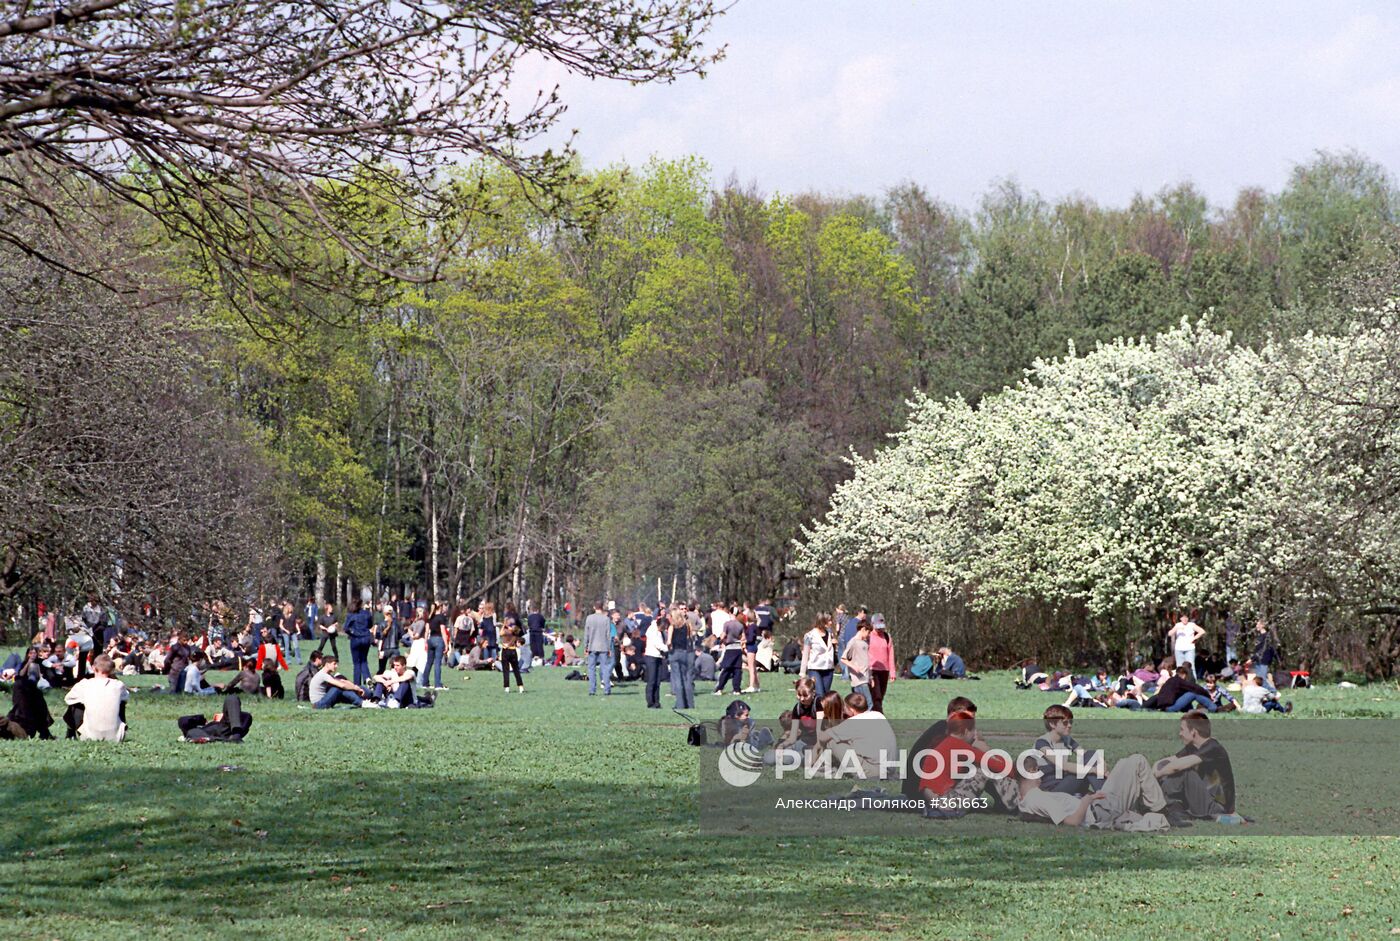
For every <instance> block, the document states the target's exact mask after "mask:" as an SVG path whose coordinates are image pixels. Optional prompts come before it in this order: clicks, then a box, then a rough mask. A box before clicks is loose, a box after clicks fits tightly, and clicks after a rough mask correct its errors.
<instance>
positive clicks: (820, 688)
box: [807, 670, 836, 699]
mask: <svg viewBox="0 0 1400 941" xmlns="http://www.w3.org/2000/svg"><path fill="white" fill-rule="evenodd" d="M835 672H836V671H835V670H808V671H807V675H808V676H810V677H811V678H812V682H813V683H815V684H816V686H817V698H818V699H821V698H822V697H823V696H825V695H826V694H827V693H829V692H831V678H832V675H833V674H834V673H835Z"/></svg>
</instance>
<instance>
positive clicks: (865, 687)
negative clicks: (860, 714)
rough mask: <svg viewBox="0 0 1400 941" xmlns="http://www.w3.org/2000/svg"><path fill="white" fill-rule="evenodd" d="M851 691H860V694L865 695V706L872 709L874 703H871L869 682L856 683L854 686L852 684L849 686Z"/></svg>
mask: <svg viewBox="0 0 1400 941" xmlns="http://www.w3.org/2000/svg"><path fill="white" fill-rule="evenodd" d="M851 692H853V693H860V694H861V695H862V696H864V697H865V705H866V708H868V709H874V708H875V706H874V703H873V702H872V700H871V699H870V684H869V683H857V684H856V685H855V686H852V687H851Z"/></svg>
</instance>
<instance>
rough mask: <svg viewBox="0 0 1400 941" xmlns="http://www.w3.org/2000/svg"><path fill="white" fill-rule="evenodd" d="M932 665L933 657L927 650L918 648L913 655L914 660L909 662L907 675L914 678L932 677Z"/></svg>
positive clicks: (924, 678) (925, 678)
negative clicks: (916, 653)
mask: <svg viewBox="0 0 1400 941" xmlns="http://www.w3.org/2000/svg"><path fill="white" fill-rule="evenodd" d="M933 667H934V662H933V657H931V656H929V652H928V651H927V650H920V651H919V653H918V655H917V656H915V657H914V662H913V663H911V664H909V677H910V679H915V680H927V679H932V678H933Z"/></svg>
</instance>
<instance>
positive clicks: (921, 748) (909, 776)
mask: <svg viewBox="0 0 1400 941" xmlns="http://www.w3.org/2000/svg"><path fill="white" fill-rule="evenodd" d="M955 712H966V713H969V714H971V715H973V716H976V715H977V704H976V703H975V702H973V701H972V700H971V699H968V698H967V697H966V696H954V697H953V698H952V699H950V700H948V709H947V712H946V715H949V716H951V715H952V714H953V713H955ZM947 737H948V720H947V719H946V718H943V719H939V720H938V721H937V722H935V723H934V724H933V725H931V726H929V727H928V728H927V729H924V731H923V733H922V734H920V735H919V737H918V738H917V739H915V740H914V744H913V746H912V747H911V748H910V749H909V751H908V752H906V753H905V758H904V785H903V791H904V796H905V797H918V796H919V765H918V764H917V762H916V759H918V757H919V756H920V755H921V754H923V753H924V752H926V751H928V750H930V749H932V748H933V747H934V746H935V745H937V744H938V743H939V742H941V741H943V740H944V739H945V738H947Z"/></svg>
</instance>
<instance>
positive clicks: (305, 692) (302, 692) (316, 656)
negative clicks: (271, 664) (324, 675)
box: [292, 650, 325, 702]
mask: <svg viewBox="0 0 1400 941" xmlns="http://www.w3.org/2000/svg"><path fill="white" fill-rule="evenodd" d="M324 662H325V661H324V658H323V657H322V656H321V652H320V651H319V650H313V651H311V656H309V657H307V658H306V666H304V667H302V668H301V672H300V673H298V674H297V678H296V682H295V683H294V684H293V685H292V690H293V693H294V694H295V695H296V700H297V702H311V678H312V677H313V676H315V675H316V674H317V673H320V672H321V667H322V665H323V664H324Z"/></svg>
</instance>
